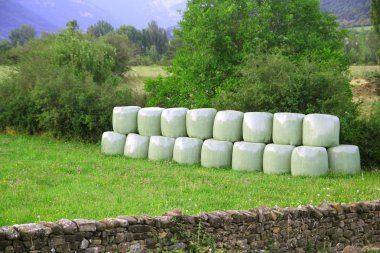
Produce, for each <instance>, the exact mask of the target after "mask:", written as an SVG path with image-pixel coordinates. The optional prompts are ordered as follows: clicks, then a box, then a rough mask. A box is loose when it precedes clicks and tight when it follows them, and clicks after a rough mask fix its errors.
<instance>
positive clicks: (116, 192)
mask: <svg viewBox="0 0 380 253" xmlns="http://www.w3.org/2000/svg"><path fill="white" fill-rule="evenodd" d="M99 139H100V137H99ZM0 192H1V194H0V203H1V205H0V226H3V225H11V224H16V223H19V224H20V223H30V222H38V221H42V220H43V221H56V220H59V219H61V218H68V219H74V218H87V219H102V218H105V217H116V216H118V215H133V214H149V215H161V214H163V213H165V212H167V211H169V210H172V209H174V208H180V209H182V210H183V212H184V213H185V214H197V213H200V212H207V211H215V210H229V209H238V210H247V209H250V208H255V207H260V206H270V207H274V206H279V207H296V206H298V205H306V204H313V205H318V204H320V203H321V202H323V201H328V202H345V203H347V202H355V201H365V200H374V199H378V198H379V197H380V171H372V172H363V173H361V174H358V175H355V176H337V175H330V176H327V177H320V178H308V177H291V176H290V175H279V176H268V175H264V174H263V173H248V172H236V171H232V170H231V169H207V168H202V167H200V166H185V165H179V164H177V163H175V162H153V161H147V160H136V159H128V158H126V157H122V156H104V155H102V154H101V153H100V144H84V143H80V142H74V141H62V140H61V141H60V140H54V139H51V138H49V137H44V136H35V137H30V136H22V135H10V134H8V135H6V134H2V135H0Z"/></svg>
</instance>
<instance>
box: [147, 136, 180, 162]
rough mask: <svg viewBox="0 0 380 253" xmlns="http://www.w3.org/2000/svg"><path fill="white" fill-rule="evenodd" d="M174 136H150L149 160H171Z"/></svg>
mask: <svg viewBox="0 0 380 253" xmlns="http://www.w3.org/2000/svg"><path fill="white" fill-rule="evenodd" d="M174 141H175V139H174V138H170V137H164V136H152V137H150V141H149V150H148V158H149V160H155V161H158V160H164V161H171V160H172V158H173V148H174Z"/></svg>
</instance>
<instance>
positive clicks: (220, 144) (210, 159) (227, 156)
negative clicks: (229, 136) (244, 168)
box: [201, 139, 233, 168]
mask: <svg viewBox="0 0 380 253" xmlns="http://www.w3.org/2000/svg"><path fill="white" fill-rule="evenodd" d="M232 148H233V144H232V143H231V142H229V141H218V140H212V139H208V140H205V141H204V142H203V145H202V151H201V165H202V166H203V167H206V168H222V167H231V161H232Z"/></svg>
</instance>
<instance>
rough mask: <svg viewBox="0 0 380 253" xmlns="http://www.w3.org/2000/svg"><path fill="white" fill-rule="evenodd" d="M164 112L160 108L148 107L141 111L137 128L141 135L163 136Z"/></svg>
mask: <svg viewBox="0 0 380 253" xmlns="http://www.w3.org/2000/svg"><path fill="white" fill-rule="evenodd" d="M163 110H164V109H163V108H160V107H147V108H142V109H140V110H139V112H138V115H137V127H138V130H139V134H140V135H143V136H154V135H156V136H158V135H161V114H162V111H163Z"/></svg>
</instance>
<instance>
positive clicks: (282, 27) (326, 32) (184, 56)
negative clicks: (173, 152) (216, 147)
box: [146, 0, 347, 107]
mask: <svg viewBox="0 0 380 253" xmlns="http://www.w3.org/2000/svg"><path fill="white" fill-rule="evenodd" d="M180 25H181V29H180V31H178V33H177V35H178V37H179V39H180V40H181V42H182V43H183V47H182V48H180V49H179V50H178V51H177V52H176V57H175V58H174V60H173V67H171V68H169V71H170V72H171V73H172V75H171V76H169V77H168V78H165V79H157V80H150V81H148V82H147V83H146V89H147V90H148V91H149V92H150V99H149V101H148V103H149V104H150V105H161V106H175V105H177V106H188V107H204V106H210V101H211V100H213V99H215V98H216V97H217V96H218V95H219V94H220V93H221V92H220V91H223V90H228V89H230V87H235V86H237V85H238V84H239V83H240V82H241V80H240V79H241V76H239V68H240V67H239V66H240V65H241V64H243V62H244V59H245V58H246V57H247V56H248V55H254V56H255V55H259V54H262V53H261V52H264V53H268V54H269V53H271V52H274V53H276V52H281V54H283V55H286V56H288V57H289V59H290V60H291V61H292V62H297V61H298V60H299V59H308V60H310V61H312V62H316V63H319V65H320V66H321V68H326V69H327V68H329V67H332V68H333V69H335V70H336V71H337V73H336V74H337V76H341V75H342V73H343V72H344V71H345V70H346V69H347V61H346V58H345V56H344V51H343V43H342V42H343V38H344V33H343V32H341V31H339V30H338V26H337V23H336V22H335V19H334V17H333V16H331V15H329V14H326V13H321V12H320V10H319V1H317V0H312V1H299V2H297V3H295V2H294V1H292V0H287V1H275V0H273V1H254V2H253V1H248V0H246V1H237V0H228V1H222V0H193V1H189V2H188V4H187V11H186V12H185V13H184V16H183V20H182V22H181V23H180Z"/></svg>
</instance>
